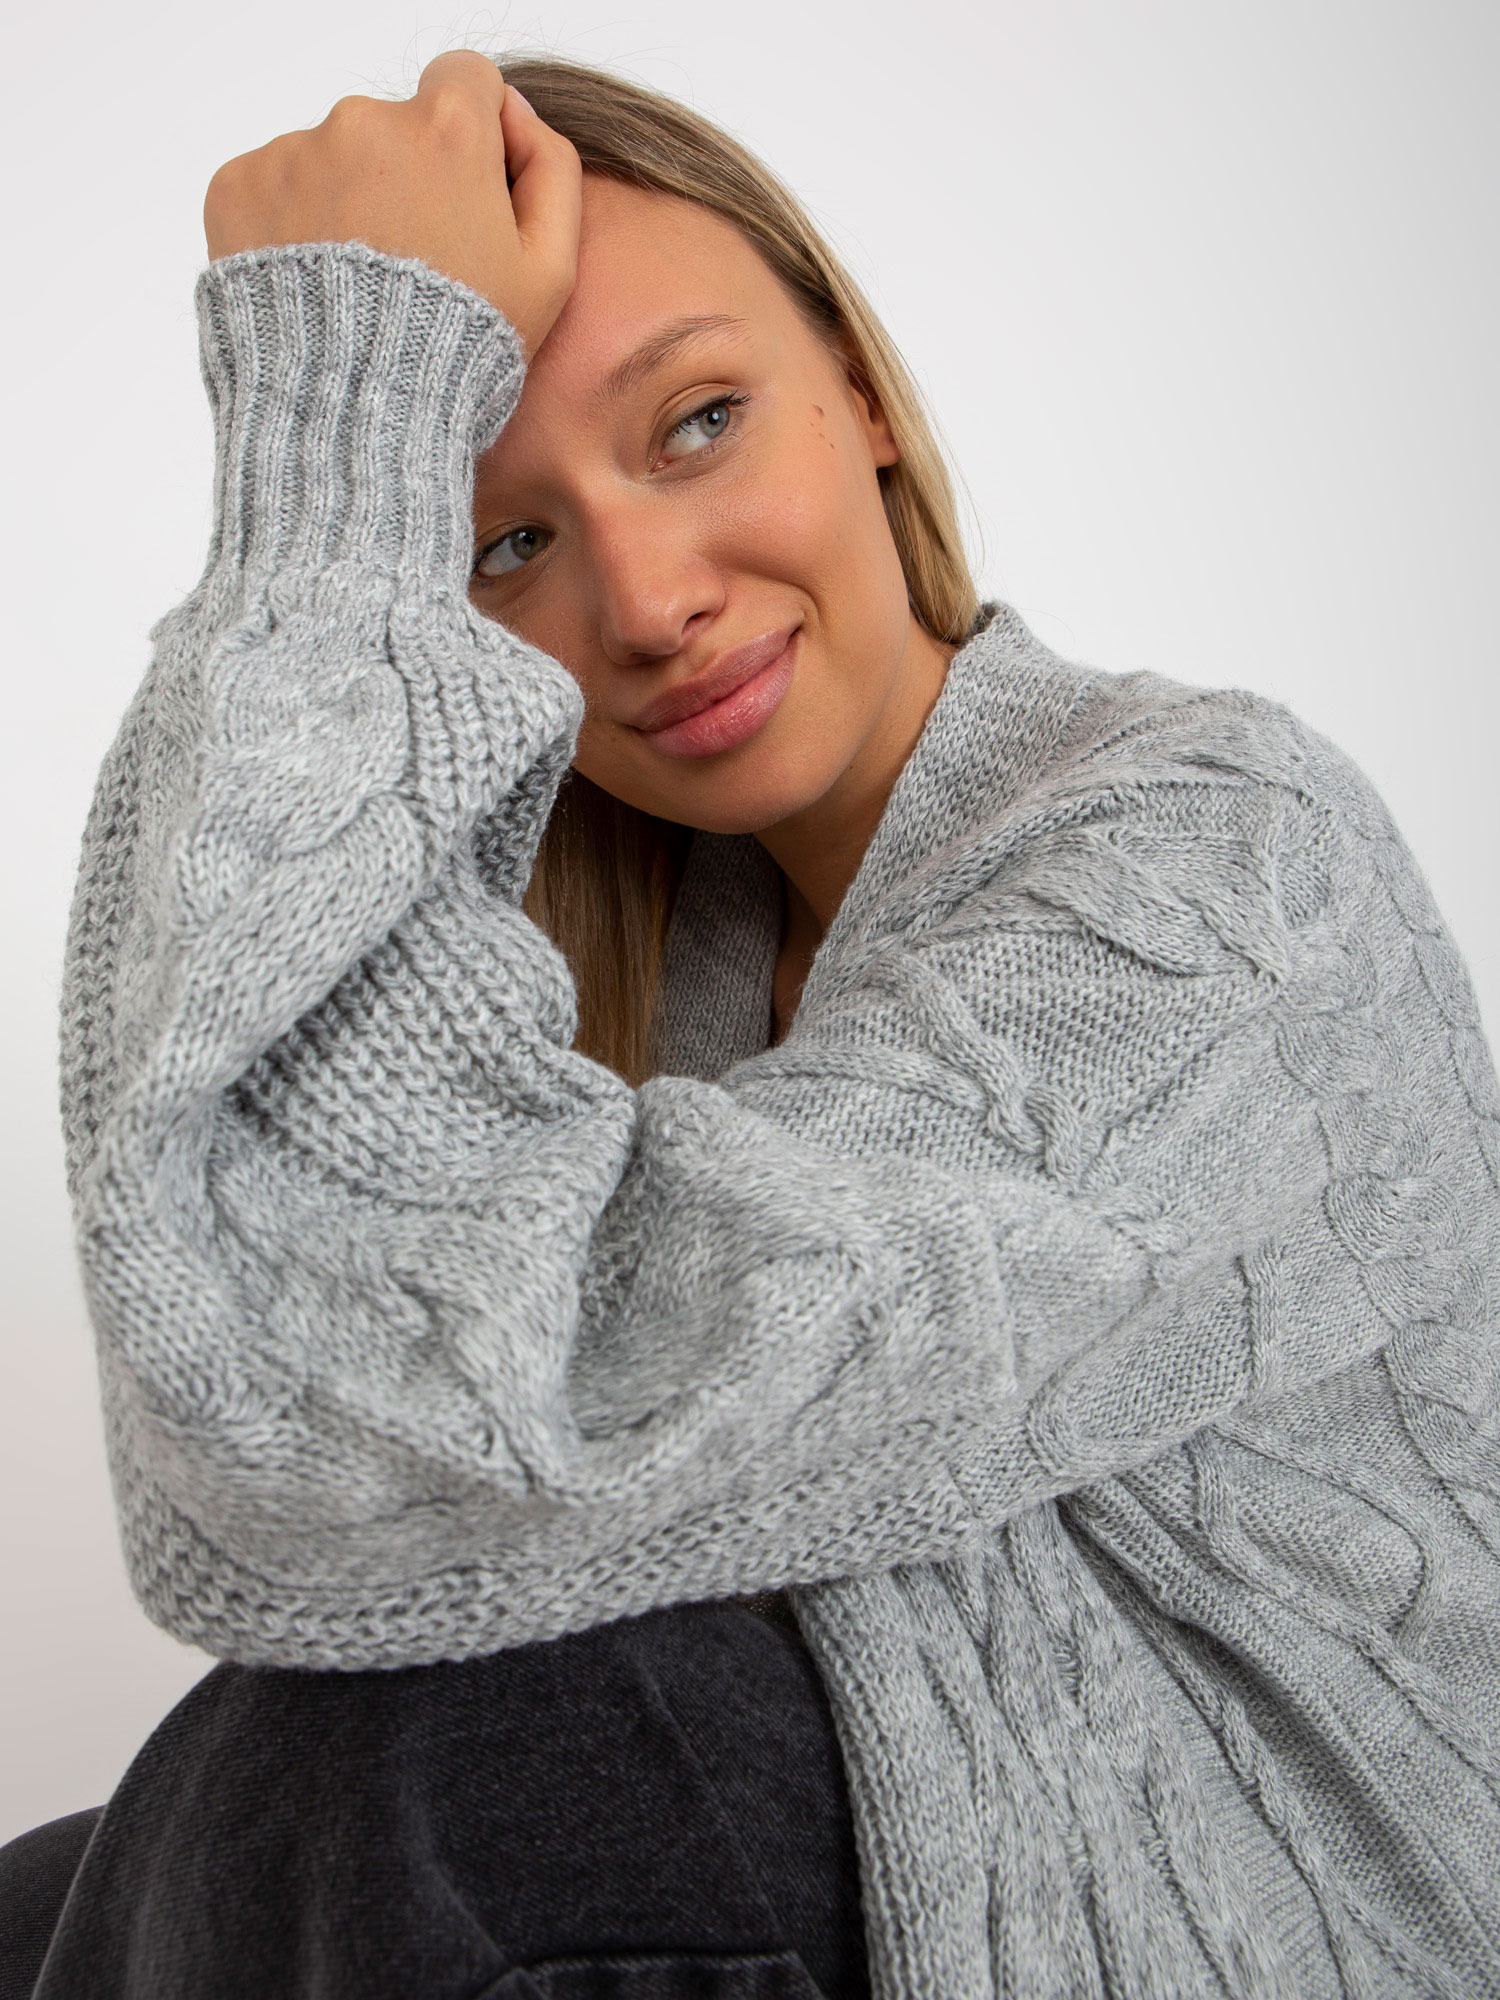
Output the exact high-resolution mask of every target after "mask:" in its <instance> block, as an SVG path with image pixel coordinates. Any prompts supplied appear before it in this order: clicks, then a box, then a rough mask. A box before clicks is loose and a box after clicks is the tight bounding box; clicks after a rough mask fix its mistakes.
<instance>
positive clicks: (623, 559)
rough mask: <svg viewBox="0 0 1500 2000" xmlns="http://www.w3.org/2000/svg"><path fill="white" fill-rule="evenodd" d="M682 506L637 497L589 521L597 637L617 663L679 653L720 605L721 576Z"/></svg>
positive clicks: (642, 661) (641, 661)
mask: <svg viewBox="0 0 1500 2000" xmlns="http://www.w3.org/2000/svg"><path fill="white" fill-rule="evenodd" d="M686 511H687V510H685V509H683V510H673V509H669V508H665V507H657V506H653V505H651V504H650V502H649V501H643V500H636V501H635V502H634V504H630V503H626V504H622V505H620V506H619V507H616V508H612V509H611V510H610V512H609V513H608V515H606V516H602V517H599V516H596V518H595V520H594V521H593V523H592V524H591V533H590V536H589V539H590V542H591V543H592V548H591V551H590V553H591V555H592V558H593V560H592V563H591V565H590V567H591V568H592V570H593V572H594V582H595V588H596V590H597V593H598V602H597V612H596V615H597V618H598V627H599V643H600V645H601V647H602V649H603V651H604V655H605V657H606V658H607V659H608V660H609V661H610V662H611V663H612V664H613V665H615V666H617V667H632V666H646V665H649V664H650V663H651V662H652V661H653V660H660V659H665V658H668V657H670V655H672V654H673V653H680V652H681V651H682V649H683V648H684V647H685V646H686V645H687V644H688V643H689V642H690V640H691V639H692V638H693V637H694V636H695V635H696V634H697V633H698V632H699V631H700V630H701V629H702V627H703V626H704V625H706V624H709V623H710V622H711V621H712V620H713V619H714V617H715V616H716V615H717V614H718V612H719V611H720V610H721V609H722V608H723V604H724V582H723V578H722V576H721V575H720V573H719V571H718V569H717V567H716V565H715V564H714V563H712V562H711V561H710V560H709V559H708V557H707V556H706V555H705V553H704V551H703V550H702V548H701V547H700V546H699V545H698V542H697V539H696V537H695V536H694V535H693V534H692V533H691V524H690V523H689V522H686V521H684V520H683V519H682V514H683V513H685V512H686ZM674 512H675V513H676V514H677V518H676V519H675V520H674V519H673V518H672V516H673V514H674Z"/></svg>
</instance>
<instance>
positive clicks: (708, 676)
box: [631, 625, 797, 735]
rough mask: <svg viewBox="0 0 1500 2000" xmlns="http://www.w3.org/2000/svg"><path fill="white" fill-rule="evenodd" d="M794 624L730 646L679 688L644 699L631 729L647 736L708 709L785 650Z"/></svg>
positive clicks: (759, 671) (741, 685) (750, 678)
mask: <svg viewBox="0 0 1500 2000" xmlns="http://www.w3.org/2000/svg"><path fill="white" fill-rule="evenodd" d="M796 629H797V627H796V626H795V625H784V626H782V627H781V628H780V629H779V630H778V631H775V632H767V633H765V634H764V635H763V636H762V637H761V638H759V639H751V640H749V641H748V642H747V643H746V644H745V645H743V646H735V647H732V648H731V650H730V651H729V652H727V653H722V654H720V656H719V658H718V659H717V660H714V661H713V662H712V663H711V664H710V665H709V666H707V667H705V668H704V669H703V671H702V672H701V673H698V674H694V676H693V678H692V679H691V680H687V681H684V682H682V684H681V685H680V686H679V687H675V688H668V689H667V691H666V693H665V694H660V695H658V696H657V698H656V700H655V701H652V702H648V703H647V704H646V706H645V708H643V709H642V710H641V712H640V714H639V715H638V716H637V717H636V718H635V721H634V722H633V724H632V725H631V726H632V728H635V729H639V730H641V731H643V732H644V733H645V734H647V735H650V734H651V733H652V732H653V731H656V730H660V729H669V728H670V727H671V726H672V724H673V723H675V722H684V721H686V719H687V718H688V716H690V715H697V714H698V713H699V711H700V710H702V709H705V708H709V707H711V706H712V705H713V703H714V702H716V701H723V700H725V699H726V698H727V697H728V696H729V695H732V694H733V693H734V691H735V689H736V688H740V687H743V686H744V685H745V683H746V681H749V680H753V679H754V678H755V676H756V675H757V674H758V673H761V672H762V671H763V670H764V669H765V668H766V667H768V666H770V664H771V662H772V661H773V660H775V659H777V658H779V657H780V655H781V654H782V653H784V652H785V651H786V648H787V646H788V645H789V643H790V642H791V637H792V634H793V633H794V632H795V631H796Z"/></svg>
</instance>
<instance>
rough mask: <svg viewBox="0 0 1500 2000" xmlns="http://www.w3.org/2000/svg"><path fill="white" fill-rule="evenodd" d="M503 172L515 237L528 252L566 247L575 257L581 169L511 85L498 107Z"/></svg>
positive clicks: (572, 151) (568, 145) (574, 151)
mask: <svg viewBox="0 0 1500 2000" xmlns="http://www.w3.org/2000/svg"><path fill="white" fill-rule="evenodd" d="M500 131H501V135H502V137H503V138H504V141H505V171H506V175H507V177H508V179H509V181H510V184H511V187H510V205H511V209H512V211H513V213H514V215H515V218H516V233H517V235H518V236H519V237H520V238H521V241H522V242H523V243H524V244H525V245H526V247H527V249H529V250H540V251H547V250H551V251H554V252H555V253H557V254H561V253H562V252H563V250H564V249H565V248H566V250H567V252H568V254H569V256H570V257H576V255H577V250H578V233H579V229H580V227H581V225H582V220H583V166H582V163H581V161H580V160H579V158H578V152H577V149H576V148H575V147H574V146H573V144H572V143H571V141H570V140H567V139H565V138H564V137H563V136H562V134H561V133H560V132H554V131H553V130H552V127H551V126H550V125H545V124H543V122H542V120H541V119H540V118H539V117H538V115H537V113H536V112H535V111H533V110H532V108H531V106H530V105H529V104H528V103H527V101H526V99H525V98H524V97H523V96H522V95H521V93H520V91H519V90H517V89H516V88H515V86H514V85H513V84H507V85H506V87H505V97H504V100H503V102H502V103H501V106H500Z"/></svg>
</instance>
